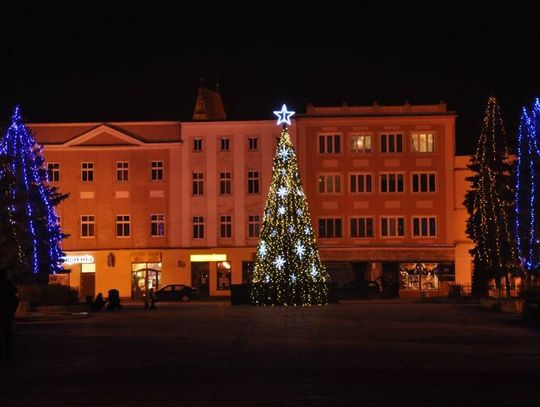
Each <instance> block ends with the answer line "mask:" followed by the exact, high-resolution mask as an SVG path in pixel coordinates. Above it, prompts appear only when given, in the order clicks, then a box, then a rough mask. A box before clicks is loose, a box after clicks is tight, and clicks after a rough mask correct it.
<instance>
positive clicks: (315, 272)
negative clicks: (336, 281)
mask: <svg viewBox="0 0 540 407" xmlns="http://www.w3.org/2000/svg"><path fill="white" fill-rule="evenodd" d="M311 275H312V276H313V278H315V277H317V267H315V264H314V265H312V266H311Z"/></svg>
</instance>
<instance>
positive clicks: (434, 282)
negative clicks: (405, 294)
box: [400, 263, 440, 290]
mask: <svg viewBox="0 0 540 407" xmlns="http://www.w3.org/2000/svg"><path fill="white" fill-rule="evenodd" d="M439 272H440V270H439V264H438V263H401V264H400V275H401V277H400V288H401V289H402V290H438V289H439V284H440V277H439Z"/></svg>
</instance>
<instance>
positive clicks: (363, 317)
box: [0, 301, 540, 407]
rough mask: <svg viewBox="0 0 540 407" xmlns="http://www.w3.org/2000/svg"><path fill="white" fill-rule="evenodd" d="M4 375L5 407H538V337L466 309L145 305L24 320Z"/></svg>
mask: <svg viewBox="0 0 540 407" xmlns="http://www.w3.org/2000/svg"><path fill="white" fill-rule="evenodd" d="M0 374H1V376H2V379H1V384H0V406H7V405H8V402H10V403H11V404H9V405H17V406H39V407H45V406H140V405H144V406H159V407H164V406H230V405H234V406H327V405H328V406H330V405H331V406H335V405H359V406H365V405H368V406H370V405H373V406H381V405H385V406H386V405H388V406H396V405H418V406H424V405H430V406H441V405H442V406H445V405H448V406H450V405H452V406H456V405H480V404H482V405H483V404H490V405H512V406H515V405H528V406H531V405H537V404H538V403H539V402H540V401H539V400H540V385H539V383H540V330H538V329H532V328H528V327H525V326H523V325H522V324H521V322H520V321H519V319H518V318H517V317H515V316H512V315H509V314H500V313H495V312H493V311H489V310H486V309H482V308H480V307H479V306H477V305H465V304H426V303H416V302H409V301H361V302H349V303H344V304H340V305H329V306H326V307H305V308H292V307H289V308H257V307H250V306H235V307H231V306H228V304H227V303H220V302H206V303H205V302H192V303H187V304H162V303H161V304H158V308H157V309H156V310H144V309H143V308H142V305H139V304H137V305H136V306H132V307H129V306H128V307H126V308H125V309H124V310H122V311H117V312H103V313H97V314H94V315H93V316H92V317H90V318H85V319H71V320H63V321H49V322H39V323H28V322H27V323H19V324H18V325H17V333H16V363H15V364H14V365H13V366H11V367H10V369H7V368H5V367H1V368H0Z"/></svg>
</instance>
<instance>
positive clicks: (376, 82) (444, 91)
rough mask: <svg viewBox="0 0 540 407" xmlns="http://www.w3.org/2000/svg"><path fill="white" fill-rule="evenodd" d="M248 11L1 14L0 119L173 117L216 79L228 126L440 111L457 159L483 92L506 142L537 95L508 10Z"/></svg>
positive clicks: (90, 7) (529, 57)
mask: <svg viewBox="0 0 540 407" xmlns="http://www.w3.org/2000/svg"><path fill="white" fill-rule="evenodd" d="M251 3H252V4H251V5H250V3H245V4H244V3H243V4H241V5H239V4H237V3H235V5H232V4H231V2H224V1H223V2H220V3H216V4H212V3H209V2H206V3H204V5H201V6H194V5H188V6H185V5H179V6H176V7H175V8H172V7H165V6H157V5H156V6H154V5H152V4H151V3H146V4H143V5H142V6H134V5H133V4H134V3H132V4H131V5H130V6H129V8H125V9H119V8H116V9H113V8H111V6H110V4H109V5H106V4H103V5H101V4H99V3H89V4H86V5H83V6H82V8H81V6H80V5H79V4H78V5H77V6H75V3H74V5H73V8H72V9H69V8H54V6H51V5H50V4H47V5H46V6H39V7H35V6H33V7H32V8H28V9H9V10H8V9H2V10H0V12H1V16H2V17H1V21H0V44H1V46H2V48H1V51H0V60H1V61H2V66H3V70H2V72H0V120H2V121H4V122H5V121H6V120H7V119H8V117H9V114H10V112H11V110H12V108H13V105H14V104H15V103H19V104H21V106H22V109H23V114H24V116H25V118H26V120H27V121H31V122H55V121H128V120H186V119H190V118H191V114H192V112H193V106H194V101H195V95H196V91H197V87H198V86H199V80H200V78H201V77H204V78H205V84H206V85H207V86H209V87H214V85H215V82H216V78H219V83H220V89H221V92H222V95H223V99H224V103H225V108H226V111H227V113H228V116H229V118H231V119H258V118H273V115H272V113H271V112H272V110H274V108H276V106H279V105H281V103H283V102H286V103H287V104H288V105H289V106H290V107H292V108H293V109H294V110H296V111H299V112H303V111H305V105H306V104H307V103H308V102H312V103H313V104H315V105H335V104H341V103H342V102H344V101H345V102H347V103H348V104H349V105H358V104H359V105H362V104H372V103H373V102H374V101H377V102H378V103H379V104H381V105H385V104H403V103H404V102H405V101H409V102H410V103H413V104H422V103H438V102H439V101H440V100H444V101H446V102H447V103H448V107H449V108H450V109H451V110H454V111H456V113H457V114H458V122H457V123H458V127H457V129H458V134H457V143H458V147H457V148H458V153H467V152H470V151H472V147H473V146H474V142H475V140H476V138H477V137H478V132H479V124H480V121H481V119H482V115H483V110H484V107H485V104H486V102H487V98H488V97H489V96H490V95H491V94H495V95H496V96H497V98H498V100H499V102H500V104H501V107H502V109H503V113H504V119H505V123H506V126H507V130H508V133H509V138H510V142H511V141H512V139H513V138H514V133H515V127H516V125H517V121H518V119H519V111H520V108H521V106H523V105H524V104H530V103H531V102H532V100H533V98H534V97H536V96H539V95H540V92H539V91H540V80H539V77H540V66H539V63H538V62H539V59H540V58H539V53H540V41H539V32H540V31H539V27H540V24H539V21H540V19H538V18H537V17H536V13H535V12H534V10H533V9H527V8H526V7H524V6H523V4H517V3H520V2H514V3H516V5H514V4H510V5H509V4H504V7H501V6H497V5H494V4H489V3H486V5H484V7H483V8H482V7H481V9H480V10H478V11H474V10H472V9H470V7H472V6H473V5H475V7H476V8H477V7H478V5H479V4H480V5H482V4H481V3H478V2H472V1H471V2H468V3H463V4H461V3H459V2H458V3H455V2H454V3H452V2H432V4H431V5H429V6H426V5H418V4H417V3H415V4H414V5H411V4H410V3H413V2H390V1H378V2H374V1H370V2H364V1H356V2H354V3H340V2H324V3H326V4H322V5H315V4H314V3H315V2H314V1H311V2H272V3H270V2H268V3H264V4H259V5H256V6H255V5H254V4H255V3H256V2H251ZM375 3H376V4H375ZM80 4H83V3H80ZM352 4H354V5H352Z"/></svg>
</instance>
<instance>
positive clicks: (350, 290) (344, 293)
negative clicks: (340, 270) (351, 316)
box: [338, 281, 380, 299]
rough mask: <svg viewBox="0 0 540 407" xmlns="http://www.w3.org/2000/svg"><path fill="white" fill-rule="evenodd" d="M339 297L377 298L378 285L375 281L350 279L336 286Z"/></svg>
mask: <svg viewBox="0 0 540 407" xmlns="http://www.w3.org/2000/svg"><path fill="white" fill-rule="evenodd" d="M338 293H339V297H340V298H342V299H346V298H377V297H379V296H380V287H379V284H378V283H377V282H376V281H350V282H348V283H345V284H343V285H341V286H339V287H338Z"/></svg>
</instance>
